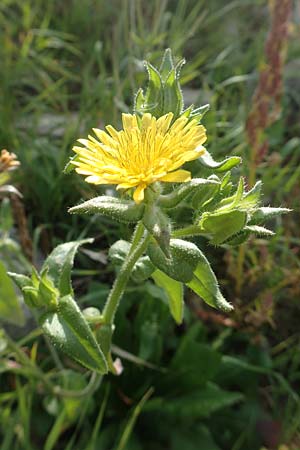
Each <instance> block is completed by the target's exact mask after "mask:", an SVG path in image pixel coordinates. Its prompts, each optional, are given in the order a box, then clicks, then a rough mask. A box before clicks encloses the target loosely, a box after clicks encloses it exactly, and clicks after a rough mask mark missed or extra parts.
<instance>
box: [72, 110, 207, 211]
mask: <svg viewBox="0 0 300 450" xmlns="http://www.w3.org/2000/svg"><path fill="white" fill-rule="evenodd" d="M172 118H173V113H168V114H166V115H164V116H162V117H160V118H159V119H156V118H155V117H153V116H152V115H151V114H148V113H147V114H144V115H143V116H142V119H141V122H140V124H138V119H137V116H136V115H132V114H123V115H122V122H123V130H121V131H117V130H115V129H114V128H113V127H112V126H111V125H108V126H107V127H106V130H107V132H106V131H103V130H99V129H94V130H93V131H94V133H95V135H96V137H97V138H98V139H95V138H94V137H93V136H88V139H79V140H78V142H79V143H80V144H82V145H83V147H78V146H75V147H74V148H73V150H74V152H76V153H77V154H78V157H77V158H76V160H74V161H72V163H73V164H75V165H76V166H77V167H76V172H78V173H79V174H81V175H86V176H87V177H86V179H85V181H87V182H88V183H92V184H117V185H118V186H117V189H129V188H136V189H135V192H134V194H133V198H134V201H135V202H136V203H140V202H141V201H143V199H144V190H145V189H146V187H147V186H149V184H152V183H154V182H155V181H165V182H171V183H173V182H185V181H189V180H190V179H191V174H190V172H188V171H187V170H176V169H178V168H179V167H180V166H182V165H183V164H184V163H185V162H187V161H192V160H194V159H197V158H198V157H199V156H201V155H203V154H204V152H205V149H204V147H203V146H202V144H203V143H204V142H205V141H206V133H205V128H204V127H203V126H202V125H198V124H197V121H196V120H191V121H188V119H187V118H186V117H180V118H179V119H177V120H176V121H175V122H174V123H173V124H172V125H171V122H172Z"/></svg>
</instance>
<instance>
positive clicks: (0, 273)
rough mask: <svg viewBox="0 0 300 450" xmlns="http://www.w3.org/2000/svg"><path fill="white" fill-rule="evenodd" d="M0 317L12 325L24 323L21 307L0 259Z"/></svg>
mask: <svg viewBox="0 0 300 450" xmlns="http://www.w3.org/2000/svg"><path fill="white" fill-rule="evenodd" d="M0 318H1V319H2V320H5V321H7V322H10V323H13V324H14V325H19V326H23V325H24V323H25V318H24V314H23V311H22V307H21V305H20V302H19V300H18V298H17V296H16V293H15V290H14V286H13V283H12V281H11V279H10V278H9V276H8V275H7V272H6V267H5V266H4V264H3V263H2V261H0Z"/></svg>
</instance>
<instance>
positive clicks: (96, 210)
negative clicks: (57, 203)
mask: <svg viewBox="0 0 300 450" xmlns="http://www.w3.org/2000/svg"><path fill="white" fill-rule="evenodd" d="M69 212H70V213H71V214H103V215H104V216H107V217H110V218H111V219H114V220H118V221H119V222H125V223H134V222H138V221H139V220H140V219H141V218H142V216H143V212H144V205H143V204H140V205H137V204H135V203H134V202H132V201H130V200H125V199H119V198H115V197H108V196H104V195H103V196H100V197H95V198H93V199H91V200H88V201H86V202H84V203H81V204H80V205H77V206H73V208H70V209H69Z"/></svg>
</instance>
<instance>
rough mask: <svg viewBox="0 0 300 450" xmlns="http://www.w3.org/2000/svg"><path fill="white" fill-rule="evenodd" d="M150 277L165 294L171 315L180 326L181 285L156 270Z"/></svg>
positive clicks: (182, 305)
mask: <svg viewBox="0 0 300 450" xmlns="http://www.w3.org/2000/svg"><path fill="white" fill-rule="evenodd" d="M151 276H152V278H153V280H154V281H155V284H156V285H157V286H159V287H161V288H162V289H164V291H165V292H166V294H167V297H168V302H169V308H170V312H171V315H172V317H173V318H174V320H175V322H176V323H178V324H181V322H182V319H183V309H184V303H183V286H182V283H180V282H179V281H176V280H173V279H172V278H170V277H168V275H166V274H165V273H164V272H162V271H161V270H158V269H157V270H156V271H155V272H154V273H152V275H151Z"/></svg>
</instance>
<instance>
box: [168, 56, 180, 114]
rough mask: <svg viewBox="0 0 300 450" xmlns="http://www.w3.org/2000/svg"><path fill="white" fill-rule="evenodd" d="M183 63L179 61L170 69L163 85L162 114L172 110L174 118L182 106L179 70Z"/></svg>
mask: <svg viewBox="0 0 300 450" xmlns="http://www.w3.org/2000/svg"><path fill="white" fill-rule="evenodd" d="M183 64H184V60H182V61H180V62H179V64H177V66H176V68H174V69H173V70H171V71H170V73H169V75H168V76H167V78H166V81H165V83H164V87H163V96H164V104H163V114H167V113H168V112H170V111H172V112H173V114H174V119H177V118H178V117H179V116H180V113H181V111H182V108H183V95H182V92H181V89H180V83H179V72H180V69H181V67H182V65H183Z"/></svg>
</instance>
